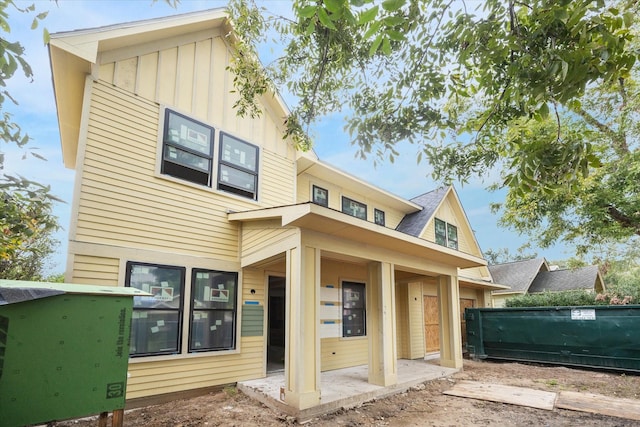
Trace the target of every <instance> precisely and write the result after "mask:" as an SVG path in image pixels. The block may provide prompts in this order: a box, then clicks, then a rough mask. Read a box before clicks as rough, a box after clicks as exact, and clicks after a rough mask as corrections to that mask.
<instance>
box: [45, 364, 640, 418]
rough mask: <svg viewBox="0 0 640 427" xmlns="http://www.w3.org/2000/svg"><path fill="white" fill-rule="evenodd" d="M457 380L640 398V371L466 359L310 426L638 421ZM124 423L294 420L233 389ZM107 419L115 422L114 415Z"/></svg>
mask: <svg viewBox="0 0 640 427" xmlns="http://www.w3.org/2000/svg"><path fill="white" fill-rule="evenodd" d="M459 380H472V381H482V382H490V383H494V384H504V385H512V386H520V387H529V388H534V389H538V390H546V391H562V390H570V391H582V392H589V393H596V394H604V395H609V396H617V397H621V398H630V399H639V404H640V375H631V374H620V373H612V372H602V371H595V370H594V371H591V370H582V369H573V368H566V367H558V366H541V365H533V364H522V363H506V362H505V363H498V362H486V361H485V362H476V361H471V360H465V361H464V370H463V371H461V372H459V373H457V374H455V375H453V376H452V377H449V378H444V379H439V380H434V381H431V382H427V383H425V384H422V385H420V386H418V387H415V388H414V389H412V390H409V391H408V392H405V393H402V394H397V395H394V396H391V397H387V398H384V399H380V400H375V401H371V402H367V403H364V404H363V405H361V406H359V407H357V408H353V409H349V410H340V411H338V412H336V413H333V414H328V415H324V416H322V417H318V418H315V419H313V420H311V421H309V422H308V423H306V424H305V425H308V426H323V427H329V426H331V427H335V426H438V427H445V426H581V427H591V426H593V427H595V426H598V427H604V426H634V425H639V423H638V422H637V421H631V420H626V419H624V418H617V417H606V416H600V415H592V414H587V413H583V412H575V411H568V410H562V409H555V410H553V411H545V410H541V409H533V408H526V407H521V406H514V405H507V404H501V403H493V402H485V401H479V400H474V399H465V398H461V397H453V396H447V395H444V394H442V392H443V391H445V390H447V389H449V388H451V387H452V386H453V385H454V384H455V383H456V382H457V381H459ZM124 420H125V421H124V424H125V425H126V426H134V427H137V426H145V427H150V426H158V427H160V426H163V427H164V426H176V427H177V426H180V427H191V426H268V427H270V426H286V425H293V424H296V423H295V421H294V420H293V419H291V418H288V417H286V416H284V415H282V414H279V413H277V412H275V411H273V410H271V409H269V408H267V407H265V406H264V405H262V404H261V403H258V402H256V401H253V400H251V399H250V398H248V397H247V396H245V395H243V394H242V393H240V392H238V391H237V390H236V389H235V388H227V389H225V390H223V391H220V392H217V393H211V394H208V395H206V396H201V397H197V398H193V399H189V400H177V401H174V402H171V403H167V404H163V405H157V406H150V407H146V408H141V409H135V410H131V411H126V412H125V417H124ZM55 425H56V427H72V426H74V427H85V426H86V427H89V426H92V427H94V426H96V425H97V418H92V419H83V420H72V421H66V422H59V423H57V424H55ZM109 425H110V421H109Z"/></svg>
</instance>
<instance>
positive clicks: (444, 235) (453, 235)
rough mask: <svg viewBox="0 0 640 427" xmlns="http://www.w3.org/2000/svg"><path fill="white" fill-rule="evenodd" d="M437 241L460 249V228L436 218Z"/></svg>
mask: <svg viewBox="0 0 640 427" xmlns="http://www.w3.org/2000/svg"><path fill="white" fill-rule="evenodd" d="M435 228H436V243H437V244H439V245H442V246H446V247H449V248H451V249H458V228H457V227H456V226H455V225H453V224H449V223H447V222H444V221H442V220H441V219H438V218H436V219H435Z"/></svg>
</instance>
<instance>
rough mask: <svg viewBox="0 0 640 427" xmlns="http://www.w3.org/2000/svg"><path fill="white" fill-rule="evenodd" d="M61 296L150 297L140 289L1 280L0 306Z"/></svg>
mask: <svg viewBox="0 0 640 427" xmlns="http://www.w3.org/2000/svg"><path fill="white" fill-rule="evenodd" d="M61 294H85V295H111V296H131V297H133V296H149V295H151V294H150V293H148V292H144V291H142V290H140V289H136V288H129V287H126V288H125V287H122V286H100V285H81V284H77V283H53V282H31V281H26V280H0V305H6V304H14V303H19V302H23V301H30V300H34V299H39V298H46V297H51V296H54V295H61Z"/></svg>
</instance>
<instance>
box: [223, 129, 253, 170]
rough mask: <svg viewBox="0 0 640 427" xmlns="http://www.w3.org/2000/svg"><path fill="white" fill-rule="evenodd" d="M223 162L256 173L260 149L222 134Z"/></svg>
mask: <svg viewBox="0 0 640 427" xmlns="http://www.w3.org/2000/svg"><path fill="white" fill-rule="evenodd" d="M221 141H222V154H221V158H222V161H224V162H228V163H232V164H234V165H236V166H239V167H241V168H244V169H248V170H250V171H254V172H256V171H257V169H258V167H257V166H258V164H257V163H258V162H257V160H258V148H257V147H256V146H254V145H251V144H248V143H246V142H244V141H240V140H239V139H236V138H234V137H232V136H229V135H227V134H224V133H223V134H221Z"/></svg>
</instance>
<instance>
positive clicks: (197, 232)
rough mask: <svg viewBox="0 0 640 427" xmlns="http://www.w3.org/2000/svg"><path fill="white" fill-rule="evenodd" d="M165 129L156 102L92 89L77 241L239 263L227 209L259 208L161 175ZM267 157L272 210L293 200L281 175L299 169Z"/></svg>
mask: <svg viewBox="0 0 640 427" xmlns="http://www.w3.org/2000/svg"><path fill="white" fill-rule="evenodd" d="M159 132H160V129H159V106H158V105H157V104H155V103H152V102H149V101H146V100H144V99H142V98H139V97H135V96H132V95H131V94H129V93H127V92H125V91H123V90H121V89H118V88H116V87H113V86H111V85H106V84H104V83H101V82H99V81H98V82H95V83H94V84H93V95H92V101H91V108H90V119H89V126H88V133H87V144H86V149H85V157H84V165H83V174H82V186H81V193H80V200H79V206H78V219H77V226H76V233H75V234H76V235H75V240H77V241H83V242H91V243H100V244H109V245H114V246H125V247H136V248H143V249H153V250H162V251H169V252H173V251H175V252H179V253H184V254H190V255H198V256H207V257H216V258H219V259H222V260H231V261H234V260H237V256H238V253H237V251H238V237H239V236H238V227H237V225H235V224H231V223H230V222H229V221H227V211H229V210H235V211H242V210H250V209H255V208H256V207H257V206H256V204H255V203H253V202H250V201H247V202H245V201H243V200H241V199H240V198H238V197H230V196H227V195H225V194H223V193H221V192H217V191H215V190H212V189H209V188H202V189H200V188H198V187H196V186H194V185H188V184H183V183H182V182H180V181H178V180H174V179H164V178H162V177H158V176H156V175H155V168H156V159H157V155H158V154H157V153H158V150H159V149H160V148H159V147H158V133H159ZM262 152H263V153H266V154H265V155H263V156H262V163H263V167H262V171H263V173H262V175H261V176H260V177H259V179H260V180H262V181H264V182H262V183H261V186H260V190H259V191H260V196H259V197H260V204H261V205H263V204H264V205H270V206H273V205H276V204H280V203H281V202H278V201H281V200H282V199H286V198H287V195H286V193H287V192H289V194H290V198H292V197H293V191H294V190H293V188H294V183H293V182H289V183H287V182H283V180H282V179H281V178H282V176H284V175H286V174H287V173H289V174H291V175H292V176H293V173H294V172H293V170H294V164H293V162H292V161H291V160H289V159H286V158H283V157H280V156H277V155H275V154H272V153H268V152H266V150H263V151H262ZM214 173H215V168H214Z"/></svg>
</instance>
